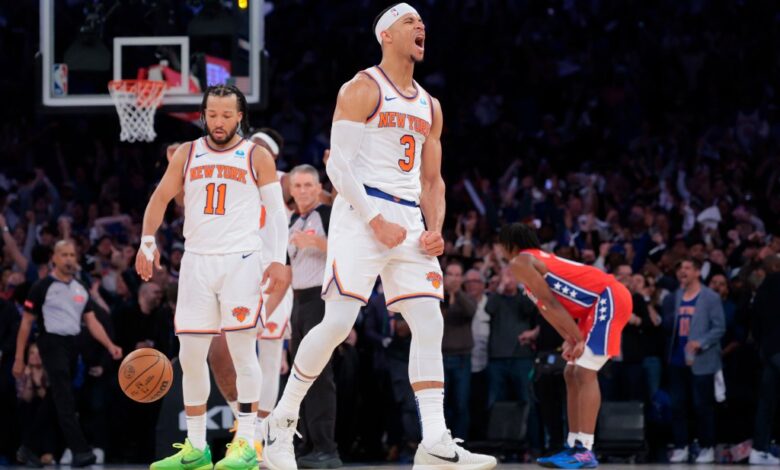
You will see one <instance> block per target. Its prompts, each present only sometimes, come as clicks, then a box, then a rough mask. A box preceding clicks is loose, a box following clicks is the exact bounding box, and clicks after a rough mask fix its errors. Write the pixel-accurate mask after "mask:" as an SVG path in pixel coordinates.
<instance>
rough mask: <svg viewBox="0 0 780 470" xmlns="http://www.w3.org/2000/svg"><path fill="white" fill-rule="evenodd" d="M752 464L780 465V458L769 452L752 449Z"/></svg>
mask: <svg viewBox="0 0 780 470" xmlns="http://www.w3.org/2000/svg"><path fill="white" fill-rule="evenodd" d="M749 462H750V465H780V459H778V458H777V457H775V456H774V455H772V454H770V453H769V452H762V451H760V450H756V449H751V450H750V461H749Z"/></svg>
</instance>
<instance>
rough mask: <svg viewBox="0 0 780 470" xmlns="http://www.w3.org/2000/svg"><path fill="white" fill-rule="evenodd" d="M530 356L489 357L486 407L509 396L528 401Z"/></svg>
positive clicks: (531, 365)
mask: <svg viewBox="0 0 780 470" xmlns="http://www.w3.org/2000/svg"><path fill="white" fill-rule="evenodd" d="M533 365H534V363H533V359H531V358H527V359H526V358H519V357H510V358H499V359H494V358H491V359H490V362H489V363H488V383H489V385H488V408H492V407H493V404H495V403H496V402H497V401H505V400H507V399H508V398H509V396H510V391H511V393H512V394H513V395H514V398H515V399H516V400H517V401H519V402H520V403H528V394H529V390H528V387H530V386H531V377H530V375H531V369H533Z"/></svg>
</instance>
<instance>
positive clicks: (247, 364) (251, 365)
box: [225, 330, 262, 403]
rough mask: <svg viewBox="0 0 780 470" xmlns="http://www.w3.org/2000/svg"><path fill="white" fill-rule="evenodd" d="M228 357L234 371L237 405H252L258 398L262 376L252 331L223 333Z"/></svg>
mask: <svg viewBox="0 0 780 470" xmlns="http://www.w3.org/2000/svg"><path fill="white" fill-rule="evenodd" d="M225 339H226V341H227V345H228V349H229V350H230V357H231V358H232V359H233V367H234V368H235V369H236V391H238V402H239V403H254V402H256V401H257V400H258V398H259V397H260V383H261V381H262V376H261V372H260V364H258V362H257V334H256V332H255V331H253V330H248V331H229V332H225Z"/></svg>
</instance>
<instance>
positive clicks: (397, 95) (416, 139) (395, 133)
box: [261, 3, 496, 470]
mask: <svg viewBox="0 0 780 470" xmlns="http://www.w3.org/2000/svg"><path fill="white" fill-rule="evenodd" d="M374 32H375V34H376V39H377V41H379V43H380V44H381V46H382V61H381V63H380V64H379V65H378V66H376V67H371V68H369V69H366V70H364V71H361V72H359V73H358V74H357V75H355V77H354V78H353V79H352V80H350V81H349V82H347V83H346V84H344V86H343V87H342V88H341V90H340V91H339V94H338V99H337V103H336V111H335V114H334V116H333V127H332V128H331V152H330V159H329V161H328V163H327V172H328V176H329V177H330V179H331V182H332V183H333V186H334V187H335V188H336V189H337V190H338V196H337V197H336V200H335V202H334V205H333V212H332V216H331V224H330V226H331V231H330V233H329V236H328V250H327V252H328V254H327V267H326V271H325V279H324V282H323V293H322V294H323V297H324V298H325V300H326V309H325V317H324V319H323V321H322V323H320V324H319V325H318V326H316V327H315V328H314V329H312V330H311V331H310V332H309V334H308V335H306V337H304V339H303V341H302V342H301V345H300V347H299V349H298V353H297V355H296V358H295V363H294V364H293V370H292V372H291V377H290V379H289V380H288V382H287V387H286V388H285V391H284V394H283V395H282V398H281V400H280V402H279V404H278V405H277V407H276V408H275V409H274V411H273V412H272V413H271V415H270V416H269V417H268V418H267V419H266V420H265V421H264V422H263V424H262V429H261V434H262V435H263V440H264V451H263V452H264V455H263V458H264V462H265V464H267V465H268V467H270V468H271V469H272V470H289V469H294V468H297V465H296V461H295V454H294V451H293V435H294V433H295V428H296V423H297V421H298V411H299V408H300V404H301V401H302V400H303V397H304V395H305V394H306V391H307V390H308V389H309V387H311V385H312V383H313V382H314V380H315V379H316V378H317V375H318V374H319V373H320V371H321V370H322V369H323V367H324V366H325V364H326V362H327V361H328V359H329V358H330V356H331V352H332V351H333V350H334V349H335V348H336V346H337V345H338V344H340V343H341V342H342V341H344V339H345V338H346V337H347V335H348V334H349V332H350V329H351V328H352V326H353V324H354V322H355V319H356V318H357V315H358V311H359V310H360V307H361V305H364V304H366V302H367V300H368V296H369V295H370V293H371V290H372V288H373V286H374V282H375V280H376V277H377V275H380V276H381V278H382V284H383V286H384V289H385V294H386V296H387V299H388V300H387V304H388V306H392V308H393V310H397V311H399V312H401V313H402V314H403V316H404V317H405V319H406V321H407V322H408V323H409V326H410V328H411V330H412V345H411V351H410V355H409V379H410V381H411V383H412V388H413V390H414V392H415V395H416V398H417V403H418V408H419V413H420V421H421V423H422V433H423V440H422V444H421V445H420V446H419V447H418V450H417V453H416V455H415V459H414V465H415V468H418V469H423V468H424V469H438V468H442V469H444V468H468V469H473V470H478V469H489V468H492V467H494V466H495V465H496V460H495V458H493V457H491V456H486V455H478V454H472V453H470V452H468V451H466V450H465V449H463V448H462V447H460V446H459V445H458V444H457V443H456V442H455V441H454V440H453V439H452V437H451V436H450V433H449V431H448V430H447V427H446V425H445V422H444V410H443V401H444V394H443V391H444V372H443V366H442V354H441V340H442V331H443V320H442V315H441V310H440V308H439V302H440V300H441V299H442V285H441V282H442V275H441V268H440V266H439V263H438V261H437V260H436V256H438V255H440V254H442V252H443V250H444V241H443V239H442V236H441V227H442V222H443V219H444V181H443V180H442V177H441V143H440V140H439V139H440V136H441V130H442V111H441V107H440V105H439V103H438V101H436V100H434V99H433V98H432V97H431V96H430V95H429V94H428V93H427V92H425V90H423V89H422V87H421V86H420V85H419V84H417V83H416V82H415V81H414V80H413V78H412V75H413V72H414V65H415V63H417V62H420V61H422V60H423V55H424V52H425V50H424V46H425V26H424V25H423V22H422V19H421V18H420V15H418V14H417V11H416V10H415V9H414V8H412V7H411V6H409V5H408V4H406V3H399V4H397V5H394V6H392V7H390V8H388V9H387V10H385V11H384V12H382V13H380V15H379V17H378V18H377V19H376V21H375V23H374ZM423 216H424V220H425V223H424V222H423ZM426 224H427V228H426Z"/></svg>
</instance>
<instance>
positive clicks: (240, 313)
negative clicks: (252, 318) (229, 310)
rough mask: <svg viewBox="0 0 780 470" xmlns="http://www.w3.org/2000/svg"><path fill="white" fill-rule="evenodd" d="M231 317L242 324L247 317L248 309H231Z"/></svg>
mask: <svg viewBox="0 0 780 470" xmlns="http://www.w3.org/2000/svg"><path fill="white" fill-rule="evenodd" d="M233 316H234V317H236V320H238V321H240V322H242V323H243V322H244V320H246V317H248V316H249V309H248V308H246V307H236V308H234V309H233Z"/></svg>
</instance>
